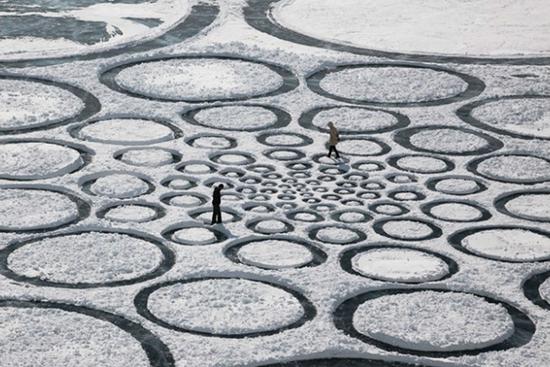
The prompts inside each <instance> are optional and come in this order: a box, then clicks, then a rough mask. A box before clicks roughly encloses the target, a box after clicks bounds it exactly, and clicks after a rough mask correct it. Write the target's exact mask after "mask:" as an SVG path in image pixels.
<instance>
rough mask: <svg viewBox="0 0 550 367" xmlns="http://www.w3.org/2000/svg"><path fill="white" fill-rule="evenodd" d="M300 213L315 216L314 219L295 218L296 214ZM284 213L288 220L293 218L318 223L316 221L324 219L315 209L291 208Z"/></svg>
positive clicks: (303, 221)
mask: <svg viewBox="0 0 550 367" xmlns="http://www.w3.org/2000/svg"><path fill="white" fill-rule="evenodd" d="M302 213H305V214H311V215H313V216H314V217H315V219H314V220H302V219H297V218H296V216H297V215H298V214H302ZM285 215H286V217H287V218H288V219H289V220H295V221H298V222H302V223H318V222H322V221H324V220H325V218H324V217H323V216H322V215H320V214H319V213H317V212H316V211H314V210H308V209H295V210H291V211H288V212H285Z"/></svg>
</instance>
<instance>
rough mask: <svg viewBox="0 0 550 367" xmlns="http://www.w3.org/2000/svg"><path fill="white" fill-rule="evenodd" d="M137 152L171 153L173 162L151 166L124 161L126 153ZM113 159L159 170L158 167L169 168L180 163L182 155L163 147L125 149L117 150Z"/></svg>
mask: <svg viewBox="0 0 550 367" xmlns="http://www.w3.org/2000/svg"><path fill="white" fill-rule="evenodd" d="M136 150H142V151H143V150H162V151H164V152H167V153H170V155H171V156H172V162H170V163H163V164H160V165H154V166H150V165H148V164H133V163H129V162H127V161H125V160H123V158H122V156H123V155H124V153H127V152H131V151H136ZM113 158H114V159H115V160H117V161H120V162H122V163H124V164H127V165H128V166H133V167H146V168H158V167H163V166H169V165H172V164H176V163H179V162H180V161H181V158H182V155H181V153H180V152H178V151H177V150H174V149H168V148H163V147H131V148H123V149H120V150H117V151H116V152H114V153H113Z"/></svg>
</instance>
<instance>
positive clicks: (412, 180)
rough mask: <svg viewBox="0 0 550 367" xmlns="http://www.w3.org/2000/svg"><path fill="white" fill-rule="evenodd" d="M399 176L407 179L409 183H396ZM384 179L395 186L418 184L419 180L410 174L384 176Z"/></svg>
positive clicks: (399, 173)
mask: <svg viewBox="0 0 550 367" xmlns="http://www.w3.org/2000/svg"><path fill="white" fill-rule="evenodd" d="M398 176H403V177H407V178H408V181H407V182H399V181H396V177H398ZM384 178H385V179H386V180H388V181H389V182H391V183H394V184H412V183H415V182H418V178H417V177H416V176H415V175H413V174H410V173H405V172H395V173H388V174H387V175H385V176H384Z"/></svg>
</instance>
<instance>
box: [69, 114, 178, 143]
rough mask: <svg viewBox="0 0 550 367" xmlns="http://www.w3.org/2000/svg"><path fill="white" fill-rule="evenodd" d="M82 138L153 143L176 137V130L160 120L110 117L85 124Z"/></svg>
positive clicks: (80, 135)
mask: <svg viewBox="0 0 550 367" xmlns="http://www.w3.org/2000/svg"><path fill="white" fill-rule="evenodd" d="M78 136H79V137H80V138H81V139H84V140H88V141H97V142H101V143H107V144H122V145H138V144H151V143H156V142H161V141H166V140H170V139H173V138H174V132H173V131H172V130H171V129H170V128H169V127H167V126H164V125H162V124H159V123H158V122H155V121H151V120H143V119H131V118H128V119H109V120H100V121H97V122H94V123H91V124H88V125H85V126H83V127H82V129H80V131H79V132H78Z"/></svg>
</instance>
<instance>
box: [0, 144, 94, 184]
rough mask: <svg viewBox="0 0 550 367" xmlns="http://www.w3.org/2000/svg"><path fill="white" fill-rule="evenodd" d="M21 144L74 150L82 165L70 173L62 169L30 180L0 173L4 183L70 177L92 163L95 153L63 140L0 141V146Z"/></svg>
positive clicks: (25, 177) (27, 177)
mask: <svg viewBox="0 0 550 367" xmlns="http://www.w3.org/2000/svg"><path fill="white" fill-rule="evenodd" d="M0 135H2V134H1V133H0ZM21 143H22V144H24V143H43V144H50V145H57V146H59V147H62V148H67V149H72V150H75V151H76V152H77V153H78V154H79V156H80V159H82V164H80V165H79V166H78V167H76V168H74V169H72V170H70V171H67V172H63V169H64V168H65V167H64V168H62V169H61V170H57V171H56V172H54V173H51V174H48V175H42V176H40V177H36V178H32V177H29V176H22V177H17V176H11V175H6V174H5V173H0V179H2V180H6V181H36V180H44V179H49V178H53V177H60V176H64V175H70V174H73V173H75V172H77V171H80V170H81V169H83V168H84V167H86V166H87V165H89V164H90V162H91V161H92V157H93V156H94V155H95V152H94V151H93V150H92V149H90V148H88V147H86V146H84V145H81V144H75V143H72V142H68V141H64V140H57V139H45V138H11V139H2V140H0V146H1V145H9V144H21ZM69 165H70V164H69ZM60 171H61V173H59V172H60Z"/></svg>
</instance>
